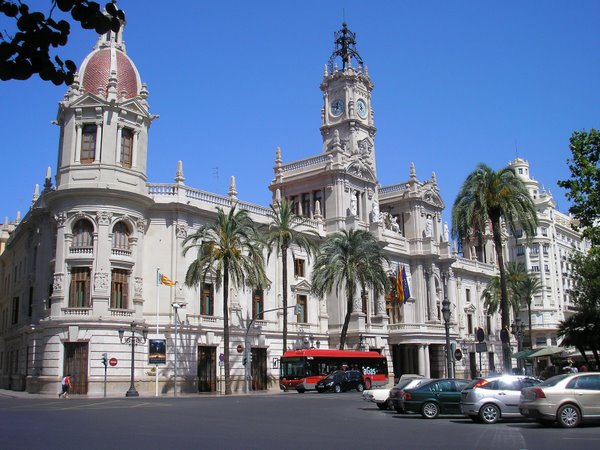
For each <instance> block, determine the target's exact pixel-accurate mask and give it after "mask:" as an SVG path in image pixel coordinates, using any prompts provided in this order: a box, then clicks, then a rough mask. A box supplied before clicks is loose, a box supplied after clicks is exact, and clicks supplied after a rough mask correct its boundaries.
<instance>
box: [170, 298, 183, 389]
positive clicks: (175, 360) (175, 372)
mask: <svg viewBox="0 0 600 450" xmlns="http://www.w3.org/2000/svg"><path fill="white" fill-rule="evenodd" d="M171 306H172V307H173V309H174V310H175V345H174V346H173V353H174V354H173V397H177V322H178V321H179V314H177V310H178V309H179V308H183V307H184V306H185V304H183V303H171Z"/></svg>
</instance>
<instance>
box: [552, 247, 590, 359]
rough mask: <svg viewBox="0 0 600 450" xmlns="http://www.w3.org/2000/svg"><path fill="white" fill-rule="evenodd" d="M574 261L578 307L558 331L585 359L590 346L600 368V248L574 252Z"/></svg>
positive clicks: (573, 293)
mask: <svg viewBox="0 0 600 450" xmlns="http://www.w3.org/2000/svg"><path fill="white" fill-rule="evenodd" d="M571 263H572V264H573V281H574V287H573V289H572V290H571V291H570V294H571V298H572V300H573V303H574V304H575V309H576V310H575V313H574V314H573V315H572V316H570V317H568V318H567V319H565V320H564V321H562V322H561V324H560V325H559V329H558V335H559V336H562V337H563V338H564V339H563V341H562V344H563V345H573V346H575V347H576V348H577V349H578V350H579V352H580V353H581V355H582V356H583V358H584V359H585V360H586V362H587V357H586V354H585V351H586V350H591V351H592V353H593V355H594V358H595V360H596V367H597V368H600V359H599V356H598V352H599V351H600V248H598V247H593V248H592V250H591V251H590V252H589V253H588V254H587V255H581V254H576V255H574V256H573V257H572V258H571Z"/></svg>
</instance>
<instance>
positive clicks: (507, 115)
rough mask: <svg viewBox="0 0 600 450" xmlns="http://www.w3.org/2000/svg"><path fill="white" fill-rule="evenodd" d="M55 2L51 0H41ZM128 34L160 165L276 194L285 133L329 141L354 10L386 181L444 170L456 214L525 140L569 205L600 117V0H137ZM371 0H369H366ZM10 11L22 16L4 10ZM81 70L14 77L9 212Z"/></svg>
mask: <svg viewBox="0 0 600 450" xmlns="http://www.w3.org/2000/svg"><path fill="white" fill-rule="evenodd" d="M29 3H30V4H31V5H32V9H36V8H35V7H37V9H42V10H44V11H47V10H48V9H49V7H48V5H49V4H50V1H49V0H36V1H30V2H29ZM118 4H119V5H120V7H121V8H122V9H124V10H125V12H126V15H127V21H128V24H127V27H126V29H125V34H124V37H125V41H126V44H127V52H128V54H129V56H130V57H131V58H132V60H133V61H134V63H135V64H136V66H137V68H138V70H139V72H140V74H141V77H142V81H144V82H146V83H147V84H148V90H149V93H150V96H149V102H150V106H151V109H152V112H153V113H154V114H159V115H160V118H159V119H157V120H156V121H155V122H154V123H153V125H152V127H151V129H150V137H149V148H148V152H149V156H148V178H149V181H150V182H165V183H172V182H173V179H174V177H175V171H176V166H177V161H178V160H182V161H183V165H184V166H183V167H184V174H185V178H186V181H185V183H186V184H187V185H189V186H192V187H195V188H199V189H204V190H207V191H211V192H216V193H219V194H226V192H227V190H228V185H229V177H230V176H231V175H234V176H235V177H236V180H237V190H238V196H239V198H241V199H242V200H245V201H251V202H255V203H258V204H261V205H265V206H266V205H268V204H269V203H270V200H271V196H270V192H269V191H268V189H267V186H268V184H269V182H270V181H271V179H272V178H273V169H272V167H273V164H274V158H275V148H276V147H277V146H280V147H281V149H282V156H283V160H284V162H290V161H293V160H297V159H303V158H307V157H309V156H313V155H316V154H319V153H320V152H321V143H322V141H321V136H320V133H319V126H320V121H321V113H320V109H321V106H322V95H321V91H320V89H319V84H320V82H321V80H322V76H323V66H324V64H325V63H326V62H327V61H328V59H329V56H330V54H331V52H332V50H333V33H334V31H336V30H338V29H339V28H340V26H341V23H342V21H343V19H344V18H345V20H346V22H347V23H348V26H349V28H350V29H351V30H352V31H354V32H356V34H357V49H358V51H359V53H360V55H361V56H362V58H363V60H364V61H365V63H366V65H367V66H368V69H369V73H370V75H371V78H372V80H373V82H374V84H375V90H374V92H373V107H374V111H375V125H376V127H377V130H378V131H377V135H376V138H375V152H376V157H377V170H378V177H379V181H380V183H381V184H382V185H388V184H393V183H397V182H402V181H405V180H406V179H407V178H408V176H409V166H410V163H411V162H414V163H415V166H416V170H417V177H418V178H419V179H421V180H424V179H428V178H430V177H431V173H432V172H434V171H435V172H436V175H437V179H438V183H439V185H440V189H441V194H442V197H443V199H444V201H445V203H446V211H445V213H444V217H445V220H449V217H450V210H451V208H452V204H453V202H454V199H455V197H456V194H457V192H458V189H459V187H460V185H461V183H462V182H463V181H464V179H465V177H466V176H467V175H468V174H469V173H470V172H471V171H472V170H473V169H474V168H475V166H476V165H477V163H479V162H484V163H486V164H488V165H490V166H491V167H492V168H494V169H499V168H501V167H504V166H505V165H506V164H507V163H508V162H509V161H510V160H511V159H513V158H514V157H515V156H516V155H517V154H518V155H519V156H520V157H522V158H524V159H527V160H528V161H529V162H530V165H531V173H532V176H533V177H534V178H536V179H537V180H539V181H540V183H541V184H542V185H543V186H545V187H546V188H547V189H549V190H550V191H551V192H552V193H553V195H554V196H555V198H556V200H557V203H558V206H559V209H560V210H561V211H563V212H566V211H567V209H568V203H567V201H566V200H565V197H564V191H563V190H562V189H561V188H559V187H558V186H557V185H556V181H557V180H558V179H565V178H568V177H569V171H568V168H567V165H566V160H567V158H568V157H569V156H570V152H569V148H568V143H569V136H570V135H571V133H572V132H573V131H575V130H582V129H587V130H589V129H590V128H600V31H599V27H598V18H599V17H600V2H598V1H596V0H587V1H577V0H573V1H558V0H546V1H541V0H537V1H535V0H531V1H511V0H503V1H486V0H482V1H475V0H473V1H462V0H455V1H441V0H440V1H433V0H420V1H397V2H391V1H376V0H374V1H371V2H364V1H352V0H347V1H338V0H330V1H327V2H323V1H316V0H304V1H302V2H300V1H297V2H296V1H284V0H279V1H254V2H248V1H237V0H234V1H228V2H206V1H194V2H189V1H177V0H171V1H169V2H164V1H160V2H159V1H156V0H146V1H143V2H142V1H134V0H128V1H127V0H121V1H120V2H119V3H118ZM365 5H368V7H366V6H365ZM0 29H3V30H4V29H7V25H6V22H5V19H4V18H3V16H2V18H0ZM73 30H74V32H73V35H72V37H71V40H70V42H69V44H68V45H67V47H66V48H64V49H62V50H61V51H60V55H61V57H63V59H72V60H73V61H75V62H76V64H77V65H79V64H80V63H81V62H82V61H83V59H84V57H85V56H86V55H87V53H88V52H89V51H90V50H91V49H92V47H93V45H94V43H95V41H96V36H95V35H94V34H93V32H90V31H82V30H80V29H79V28H77V27H76V26H73ZM65 92H66V88H65V87H64V86H60V87H55V86H53V85H52V84H50V83H47V82H42V81H41V80H39V79H38V78H37V77H36V78H32V79H30V80H27V81H9V82H0V149H1V154H2V161H3V170H2V177H0V192H2V195H1V197H0V198H1V201H0V220H1V219H3V218H4V216H8V217H9V218H10V219H11V220H13V219H14V218H15V215H16V211H17V210H20V211H21V215H22V216H23V215H24V214H25V212H26V211H27V210H28V208H29V205H30V203H31V197H32V194H33V190H34V185H35V184H36V183H38V184H40V185H42V184H43V180H44V175H45V172H46V167H47V166H51V167H52V173H53V174H55V172H56V163H57V148H58V128H57V127H56V126H54V125H51V123H50V122H51V121H52V120H53V119H54V118H55V116H56V111H57V106H58V101H60V100H61V98H62V97H63V95H64V93H65Z"/></svg>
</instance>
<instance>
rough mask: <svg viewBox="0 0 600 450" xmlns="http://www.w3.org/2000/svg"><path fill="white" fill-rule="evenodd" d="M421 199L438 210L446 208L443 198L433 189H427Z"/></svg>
mask: <svg viewBox="0 0 600 450" xmlns="http://www.w3.org/2000/svg"><path fill="white" fill-rule="evenodd" d="M421 198H422V199H423V201H424V202H425V203H428V204H429V205H432V206H434V207H436V208H441V209H443V208H445V205H444V201H443V200H442V197H440V194H438V193H437V192H436V191H434V190H433V189H431V188H426V189H425V191H423V194H422V195H421Z"/></svg>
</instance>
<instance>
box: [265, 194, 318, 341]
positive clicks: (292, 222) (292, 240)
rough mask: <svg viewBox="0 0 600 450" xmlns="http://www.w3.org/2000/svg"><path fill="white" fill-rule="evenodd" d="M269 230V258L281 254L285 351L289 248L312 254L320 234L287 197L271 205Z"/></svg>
mask: <svg viewBox="0 0 600 450" xmlns="http://www.w3.org/2000/svg"><path fill="white" fill-rule="evenodd" d="M268 215H269V219H270V223H269V231H268V233H267V236H266V239H265V240H266V242H267V246H268V248H269V253H268V255H267V259H268V258H269V257H270V256H271V253H272V251H273V250H275V251H276V252H277V254H278V255H279V256H281V275H282V279H281V284H282V291H281V292H282V300H283V305H282V306H283V352H284V353H285V351H286V350H287V333H288V321H287V319H288V311H287V307H288V271H287V263H288V250H289V248H290V246H291V245H297V246H298V247H300V248H301V249H304V250H305V251H306V252H307V253H308V255H309V256H310V255H311V254H312V252H313V251H314V250H316V245H315V244H314V241H313V240H312V239H311V237H312V238H315V237H318V234H317V233H316V232H315V231H313V230H311V229H310V228H309V227H310V225H309V224H308V222H309V221H308V219H307V218H306V217H302V216H298V215H296V214H295V213H294V205H293V203H292V202H290V201H288V200H287V199H285V198H284V199H283V200H281V202H278V203H276V204H275V206H273V205H271V210H270V211H269V214H268ZM302 229H304V230H302Z"/></svg>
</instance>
